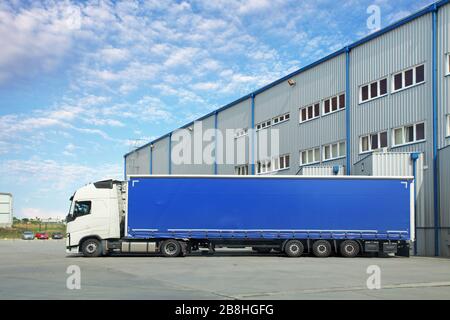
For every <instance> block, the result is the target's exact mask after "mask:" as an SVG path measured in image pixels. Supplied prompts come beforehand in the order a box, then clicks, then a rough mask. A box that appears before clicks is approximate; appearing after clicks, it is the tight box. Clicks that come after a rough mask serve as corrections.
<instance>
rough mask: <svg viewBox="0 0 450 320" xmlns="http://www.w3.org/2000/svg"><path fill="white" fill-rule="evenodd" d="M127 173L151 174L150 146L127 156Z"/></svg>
mask: <svg viewBox="0 0 450 320" xmlns="http://www.w3.org/2000/svg"><path fill="white" fill-rule="evenodd" d="M125 165H126V170H127V175H132V174H150V146H147V147H145V148H142V149H139V150H136V151H135V152H133V153H130V154H129V155H128V156H127V157H126V158H125Z"/></svg>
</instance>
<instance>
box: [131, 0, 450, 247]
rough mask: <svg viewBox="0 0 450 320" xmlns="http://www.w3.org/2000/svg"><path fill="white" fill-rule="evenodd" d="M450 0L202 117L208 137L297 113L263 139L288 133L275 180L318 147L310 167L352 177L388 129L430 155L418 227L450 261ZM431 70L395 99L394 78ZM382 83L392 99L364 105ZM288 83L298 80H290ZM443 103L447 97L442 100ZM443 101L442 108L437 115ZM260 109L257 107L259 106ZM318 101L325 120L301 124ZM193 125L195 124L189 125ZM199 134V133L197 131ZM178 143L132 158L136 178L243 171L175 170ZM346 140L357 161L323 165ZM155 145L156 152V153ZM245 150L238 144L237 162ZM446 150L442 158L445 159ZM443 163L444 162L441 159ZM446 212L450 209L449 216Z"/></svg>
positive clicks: (165, 142) (159, 144)
mask: <svg viewBox="0 0 450 320" xmlns="http://www.w3.org/2000/svg"><path fill="white" fill-rule="evenodd" d="M448 2H449V1H444V0H441V1H438V2H437V3H436V4H434V5H430V6H429V7H426V8H424V9H423V10H421V11H420V12H418V13H416V14H413V15H412V16H410V17H407V18H405V19H403V20H401V21H400V22H398V23H396V24H394V25H393V26H390V27H387V28H386V29H383V30H381V31H379V32H377V33H375V34H372V35H370V36H368V37H366V38H364V39H362V40H360V41H358V42H356V43H354V44H352V45H349V46H348V47H346V48H343V49H342V50H339V51H337V52H336V53H334V54H331V55H330V56H328V57H325V58H323V59H321V60H320V61H318V62H316V63H313V64H311V65H309V66H306V67H304V68H302V69H300V70H298V71H296V72H294V73H292V74H290V75H287V76H286V77H283V78H281V79H279V80H277V81H275V82H274V83H272V84H269V85H267V86H266V87H264V88H261V89H259V90H256V91H255V92H253V93H252V94H249V95H247V96H245V97H242V98H241V99H239V100H237V101H236V102H233V103H231V104H229V105H227V106H225V107H223V108H221V109H219V110H217V111H215V112H213V113H211V114H209V115H207V116H206V117H204V118H203V119H202V121H203V128H204V130H205V129H207V128H214V127H215V125H216V124H217V129H219V131H220V132H222V133H223V134H225V130H226V129H251V128H252V124H254V125H255V126H256V125H257V124H259V123H261V122H264V121H268V120H270V119H273V118H274V117H278V116H279V115H282V114H286V113H289V114H290V118H289V121H285V122H282V123H279V124H276V125H272V126H271V127H269V128H268V129H264V130H260V131H258V132H257V133H256V135H257V136H260V135H262V134H263V132H266V133H270V131H271V130H272V129H275V128H276V129H278V130H279V131H278V132H279V135H280V146H279V149H280V150H279V154H280V155H283V154H289V155H290V166H289V168H286V169H284V170H280V171H277V172H273V174H301V173H300V171H301V166H300V151H302V150H308V149H311V148H320V160H319V161H317V162H315V163H311V164H308V165H310V166H328V167H332V166H335V165H338V166H345V167H346V169H347V170H350V171H351V172H350V174H358V173H359V170H360V168H359V167H358V166H359V163H360V161H361V160H362V159H364V158H365V157H367V156H368V155H370V152H369V153H361V150H360V137H361V136H363V135H369V134H373V133H376V132H380V131H387V141H388V145H387V150H388V151H390V152H396V153H420V154H421V161H422V164H421V166H422V167H423V172H421V173H420V174H421V175H423V178H422V179H423V182H421V192H422V193H423V194H421V198H422V197H423V200H421V203H420V206H418V208H419V209H418V210H420V212H419V213H418V215H419V217H420V219H418V221H417V227H418V233H417V235H418V242H419V243H420V246H419V254H422V255H433V254H435V253H436V252H435V251H436V250H437V246H435V242H436V239H437V238H438V237H437V236H436V235H437V230H440V234H441V235H440V236H439V237H440V241H439V244H440V252H441V254H444V255H449V252H448V245H449V243H448V233H447V231H446V230H448V229H445V228H448V227H449V220H450V218H449V212H448V205H449V204H448V203H443V200H442V199H443V197H442V196H441V197H440V198H441V201H440V206H439V207H440V210H439V213H440V218H439V219H440V221H441V224H440V226H441V227H442V229H438V224H437V223H436V221H435V220H436V219H435V217H436V212H437V210H436V212H435V210H434V209H435V207H437V206H438V204H437V201H435V192H434V191H435V190H434V184H435V182H436V180H435V179H437V178H436V176H437V175H439V176H440V177H441V178H440V183H441V193H442V181H443V178H442V174H441V173H442V172H444V173H445V172H446V171H445V170H446V169H448V168H447V167H448V161H447V162H443V161H444V160H442V159H440V161H439V166H438V167H437V169H436V170H438V172H439V174H437V175H435V174H434V173H435V172H434V171H435V168H434V161H435V153H434V150H436V147H437V148H443V147H445V146H448V145H450V138H449V137H448V135H450V132H448V130H447V126H448V119H447V115H449V114H450V96H449V92H450V75H448V74H447V73H448V70H447V69H446V68H447V64H446V62H447V60H446V59H448V57H447V56H446V55H447V54H449V53H450V5H449V4H448ZM434 22H436V29H434V28H433V25H434ZM433 35H436V42H434V41H433ZM434 43H436V46H434ZM434 48H435V50H433V49H434ZM422 64H423V65H424V81H423V83H420V84H417V85H414V86H411V87H408V88H405V89H404V90H401V91H398V92H394V90H393V79H394V75H395V74H396V73H397V72H401V71H404V70H406V69H407V68H412V67H415V66H418V65H422ZM434 66H436V74H434V73H433V68H434ZM434 75H435V77H434ZM382 78H387V88H388V89H387V94H386V95H384V96H382V97H379V98H376V99H373V100H370V101H366V102H364V103H360V87H361V86H362V85H367V84H370V83H372V82H373V81H376V80H379V79H382ZM288 80H290V82H291V83H288ZM434 80H435V81H434ZM347 84H348V85H347ZM435 90H437V94H435ZM342 93H345V94H346V106H345V109H340V110H337V111H336V112H333V113H330V114H327V115H324V114H323V101H324V99H327V98H329V97H331V96H335V95H340V94H342ZM252 97H254V100H253V98H252ZM435 98H436V99H437V100H434V99H435ZM434 101H436V102H437V112H436V113H435V112H434V106H435V103H434ZM252 102H254V104H253V107H252ZM316 102H318V103H320V104H321V112H320V116H319V117H317V118H314V119H311V120H309V121H305V122H302V123H300V122H299V116H300V111H299V110H300V109H301V108H302V107H306V106H308V105H311V104H314V103H316ZM434 117H436V120H437V122H436V123H434V121H433V119H434ZM420 122H423V123H424V126H425V138H424V139H423V140H421V141H419V142H413V143H407V144H402V145H400V146H394V145H393V139H394V136H393V135H394V129H395V128H397V127H401V126H407V125H411V124H415V123H420ZM193 126H194V125H193V123H191V124H189V125H187V126H185V127H184V128H186V127H193ZM175 132H176V131H175ZM193 134H195V133H194V132H192V135H193ZM434 135H436V139H435V138H434ZM269 136H270V134H269ZM169 139H170V137H169V136H165V137H163V138H161V139H159V140H157V141H154V142H151V143H149V144H148V145H146V146H144V147H142V148H140V149H137V150H135V151H134V152H131V153H129V154H127V155H125V169H126V173H127V174H131V173H140V174H147V173H151V174H167V173H172V174H214V173H217V174H235V166H236V164H221V163H219V164H217V166H215V165H214V164H203V165H174V164H171V166H170V169H169V156H170V155H169V144H170V143H169ZM238 141H239V142H238ZM242 141H244V143H245V146H246V147H245V150H246V152H245V157H244V158H245V159H244V161H243V163H244V164H245V163H248V162H249V160H250V153H251V151H249V150H252V148H249V143H250V140H249V136H248V135H247V136H243V137H240V138H237V139H235V144H238V143H242ZM340 141H345V142H346V154H349V155H350V157H349V159H347V157H346V156H343V157H338V158H337V159H333V160H329V161H323V160H324V159H323V156H324V155H323V146H324V145H328V144H331V143H335V142H340ZM150 145H153V147H152V149H151V152H150ZM204 146H205V145H203V147H204ZM172 147H173V146H172ZM217 147H218V151H217V155H216V156H217V158H216V159H222V160H224V161H225V160H226V158H227V156H229V155H227V154H226V151H225V150H224V149H225V148H224V146H223V145H222V146H221V145H220V143H218V145H217ZM236 148H237V147H236V146H235V149H234V150H235V152H234V153H235V157H236V153H237V150H236ZM254 150H255V156H256V160H263V159H262V157H261V156H259V154H258V148H257V147H255V148H254ZM172 151H173V150H172ZM444 153H445V154H446V152H444ZM444 153H443V152H442V151H441V152H440V154H444ZM150 154H151V155H152V156H151V159H150V156H149V155H150ZM439 157H444V156H440V155H439V156H438V158H439ZM394 158H395V157H394ZM146 162H147V163H146ZM348 164H350V166H348ZM399 165H401V164H399ZM445 166H447V167H445ZM250 168H251V167H249V173H250V174H251V169H250ZM408 168H409V167H408ZM150 169H151V172H150V171H149V170H150ZM405 170H406V169H405ZM408 170H409V169H408ZM445 174H446V173H445ZM443 207H444V209H445V210H443V209H442V208H443Z"/></svg>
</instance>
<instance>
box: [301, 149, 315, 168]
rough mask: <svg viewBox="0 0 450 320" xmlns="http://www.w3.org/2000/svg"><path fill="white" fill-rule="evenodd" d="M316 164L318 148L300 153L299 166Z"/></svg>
mask: <svg viewBox="0 0 450 320" xmlns="http://www.w3.org/2000/svg"><path fill="white" fill-rule="evenodd" d="M318 162H320V148H313V149H309V150H303V151H300V165H301V166H304V165H307V164H312V163H318Z"/></svg>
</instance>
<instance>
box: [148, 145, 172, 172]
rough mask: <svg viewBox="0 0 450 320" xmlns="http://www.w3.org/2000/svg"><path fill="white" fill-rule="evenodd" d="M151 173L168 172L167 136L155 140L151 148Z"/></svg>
mask: <svg viewBox="0 0 450 320" xmlns="http://www.w3.org/2000/svg"><path fill="white" fill-rule="evenodd" d="M152 169H153V170H152V171H153V174H168V173H169V137H165V138H163V139H161V140H158V141H156V142H155V143H154V144H153V149H152Z"/></svg>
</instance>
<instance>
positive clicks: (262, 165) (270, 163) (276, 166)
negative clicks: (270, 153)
mask: <svg viewBox="0 0 450 320" xmlns="http://www.w3.org/2000/svg"><path fill="white" fill-rule="evenodd" d="M289 167H290V156H289V155H288V154H285V155H282V156H279V157H275V158H273V159H271V160H262V161H258V162H257V163H256V173H257V174H265V173H270V172H275V171H279V170H284V169H289Z"/></svg>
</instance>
